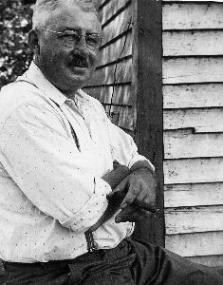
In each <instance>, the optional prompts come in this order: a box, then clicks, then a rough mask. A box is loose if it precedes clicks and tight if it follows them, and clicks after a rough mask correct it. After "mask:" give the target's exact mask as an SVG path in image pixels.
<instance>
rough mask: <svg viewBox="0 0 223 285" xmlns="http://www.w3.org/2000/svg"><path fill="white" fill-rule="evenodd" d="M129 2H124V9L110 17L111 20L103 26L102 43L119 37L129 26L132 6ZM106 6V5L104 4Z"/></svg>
mask: <svg viewBox="0 0 223 285" xmlns="http://www.w3.org/2000/svg"><path fill="white" fill-rule="evenodd" d="M128 3H129V4H128V5H126V4H124V5H123V6H124V7H126V8H125V9H123V10H121V13H119V14H118V15H117V16H116V17H114V18H113V19H112V21H110V22H108V23H106V24H105V25H104V26H103V35H104V37H103V43H102V44H103V45H105V44H106V43H108V42H110V41H112V39H114V38H116V37H119V36H120V35H122V34H123V33H124V32H126V31H127V30H129V29H130V28H131V23H132V6H131V2H128ZM105 7H106V6H105ZM102 13H103V12H102Z"/></svg>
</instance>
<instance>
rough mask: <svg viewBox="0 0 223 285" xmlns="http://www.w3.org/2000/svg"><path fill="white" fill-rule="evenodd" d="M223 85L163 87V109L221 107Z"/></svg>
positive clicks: (222, 104) (222, 102)
mask: <svg viewBox="0 0 223 285" xmlns="http://www.w3.org/2000/svg"><path fill="white" fill-rule="evenodd" d="M222 94H223V84H221V83H219V84H185V85H164V86H163V100H164V109H168V108H172V109H179V108H205V107H220V106H222V107H223V95H222Z"/></svg>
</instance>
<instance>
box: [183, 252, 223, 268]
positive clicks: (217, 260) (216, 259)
mask: <svg viewBox="0 0 223 285" xmlns="http://www.w3.org/2000/svg"><path fill="white" fill-rule="evenodd" d="M188 259H189V260H191V261H192V262H196V263H200V264H203V265H206V266H210V267H218V266H219V267H222V266H223V254H222V255H221V254H219V255H215V256H214V255H209V256H195V257H190V258H188Z"/></svg>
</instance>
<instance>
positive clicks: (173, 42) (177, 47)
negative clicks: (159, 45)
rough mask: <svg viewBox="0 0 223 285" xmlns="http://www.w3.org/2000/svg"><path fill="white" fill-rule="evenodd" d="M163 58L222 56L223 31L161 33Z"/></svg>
mask: <svg viewBox="0 0 223 285" xmlns="http://www.w3.org/2000/svg"><path fill="white" fill-rule="evenodd" d="M163 47H164V49H163V55H164V56H196V55H197V56H201V55H205V56H207V55H213V54H214V55H223V31H221V30H219V31H218V30H211V31H175V32H173V31H170V32H164V33H163Z"/></svg>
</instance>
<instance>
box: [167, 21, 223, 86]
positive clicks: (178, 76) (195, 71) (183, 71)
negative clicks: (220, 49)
mask: <svg viewBox="0 0 223 285" xmlns="http://www.w3.org/2000/svg"><path fill="white" fill-rule="evenodd" d="M222 18H223V17H222ZM200 82H201V83H202V82H223V57H220V58H218V57H217V58H214V57H208V58H205V57H204V58H197V57H192V58H187V57H183V58H171V59H164V60H163V83H164V84H176V83H200Z"/></svg>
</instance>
